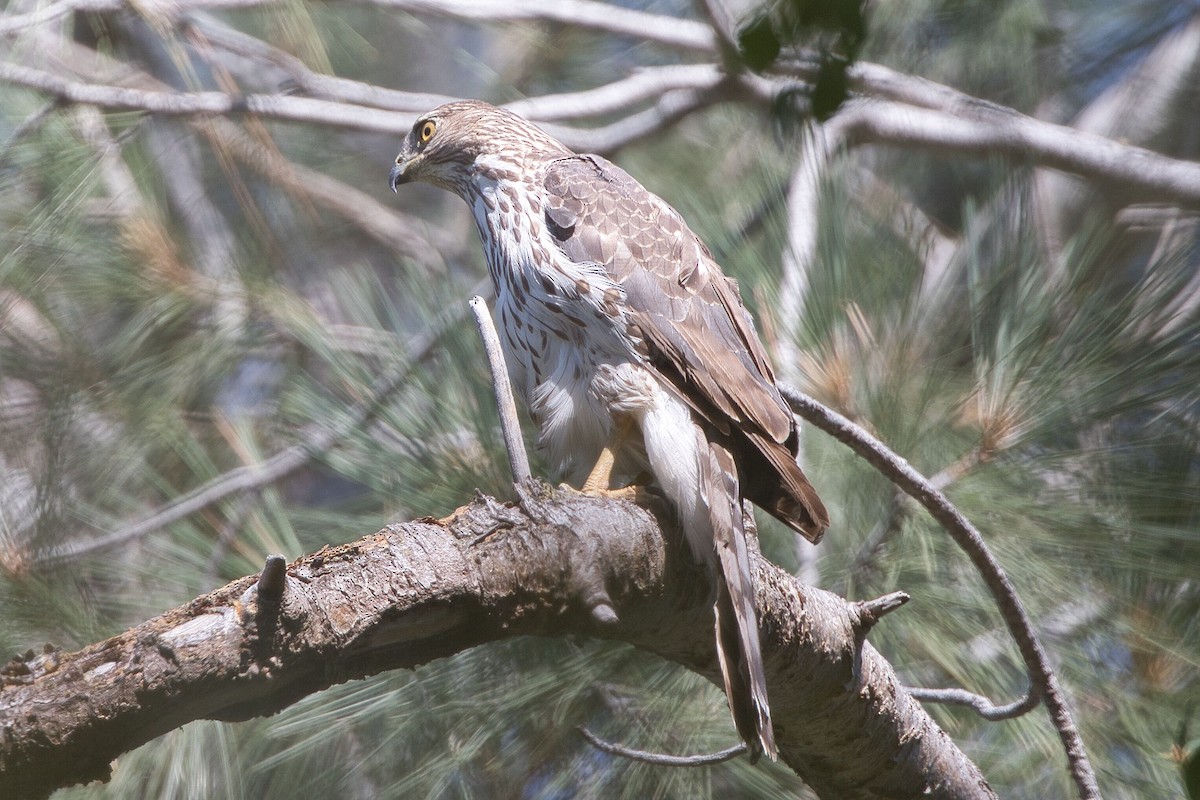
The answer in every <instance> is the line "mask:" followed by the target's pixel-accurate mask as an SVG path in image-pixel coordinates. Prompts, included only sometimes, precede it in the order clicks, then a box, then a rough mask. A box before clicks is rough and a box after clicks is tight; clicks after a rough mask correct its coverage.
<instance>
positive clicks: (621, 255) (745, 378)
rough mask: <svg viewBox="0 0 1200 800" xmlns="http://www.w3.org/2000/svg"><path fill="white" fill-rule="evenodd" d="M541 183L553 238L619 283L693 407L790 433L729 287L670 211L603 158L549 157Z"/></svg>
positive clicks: (661, 363)
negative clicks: (694, 394)
mask: <svg viewBox="0 0 1200 800" xmlns="http://www.w3.org/2000/svg"><path fill="white" fill-rule="evenodd" d="M540 182H541V184H542V188H543V189H544V191H545V196H544V198H543V209H544V213H545V218H546V219H545V221H546V225H547V227H548V228H549V230H550V233H551V235H552V236H553V238H554V240H555V243H556V245H557V246H558V247H559V249H560V250H561V251H562V252H563V253H564V254H565V255H566V256H567V257H568V258H570V259H571V260H572V261H574V262H576V263H579V264H594V265H597V266H599V267H602V268H603V270H604V271H605V272H606V273H607V274H608V276H609V277H610V278H611V280H613V281H614V282H615V283H616V284H617V285H619V286H620V288H621V291H622V292H623V294H624V302H625V306H626V308H627V311H628V312H629V315H630V317H631V318H632V321H633V323H634V324H635V325H636V326H637V327H638V329H639V331H640V333H641V335H642V337H644V339H645V341H646V342H647V344H648V345H649V346H650V347H651V349H652V351H653V353H654V355H655V358H654V361H655V362H656V365H657V366H658V367H659V369H660V370H661V371H662V373H663V374H664V376H666V377H667V378H668V379H670V380H671V381H672V382H673V383H675V384H676V386H678V387H679V388H680V389H681V390H683V391H684V394H685V395H686V396H693V395H692V392H698V393H699V397H695V396H693V397H694V399H695V401H696V403H697V406H696V407H697V408H698V410H701V409H703V410H702V413H705V414H706V416H709V417H710V419H711V420H712V421H713V422H714V423H716V424H718V427H722V428H723V427H725V424H727V423H726V420H729V419H732V420H733V421H750V422H753V423H755V424H756V425H757V426H758V427H760V428H761V429H762V430H764V431H765V432H767V434H768V435H769V436H770V437H771V438H773V439H775V440H776V441H783V440H784V439H785V438H786V437H787V436H789V435H790V434H791V431H792V420H791V414H790V412H789V411H787V409H786V406H784V404H783V401H782V399H781V398H780V397H779V394H778V391H777V390H776V389H775V385H774V374H773V372H772V370H771V367H770V364H769V363H768V361H767V357H766V353H765V352H764V350H763V346H762V344H761V342H760V341H759V339H758V335H757V333H756V332H755V330H754V323H753V322H752V321H751V319H750V315H749V314H748V312H747V311H746V309H745V307H744V306H743V304H742V300H741V296H740V294H739V292H738V287H737V284H736V282H734V281H733V280H731V279H730V278H727V277H726V276H725V275H724V274H723V273H722V271H721V268H720V267H719V266H718V265H717V263H716V261H715V260H714V259H713V257H712V254H711V253H710V252H709V250H708V248H707V247H705V246H704V243H703V242H701V241H700V239H699V237H698V236H696V234H695V233H693V232H692V230H691V228H689V227H688V225H687V223H686V222H684V220H683V218H682V217H681V216H680V214H679V212H677V211H676V210H675V209H674V208H672V207H671V205H670V204H669V203H667V202H666V201H665V200H663V199H662V198H660V197H659V196H658V195H656V194H654V193H653V192H651V191H650V190H648V189H646V188H645V187H643V186H642V185H641V184H640V183H639V182H638V181H637V180H636V179H634V178H633V177H632V176H631V175H629V173H627V172H626V171H625V170H623V169H621V168H620V167H618V166H617V165H616V164H613V163H612V162H611V161H608V160H607V159H605V158H603V157H602V156H597V155H572V156H566V157H562V158H556V159H552V160H550V161H548V162H547V163H546V164H545V165H544V167H543V168H542V174H541V177H540ZM700 397H703V398H704V399H703V400H701V399H700ZM713 406H715V408H713Z"/></svg>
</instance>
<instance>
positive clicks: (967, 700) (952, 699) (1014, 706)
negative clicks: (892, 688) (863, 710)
mask: <svg viewBox="0 0 1200 800" xmlns="http://www.w3.org/2000/svg"><path fill="white" fill-rule="evenodd" d="M905 688H906V689H907V690H908V693H909V694H911V695H912V696H913V697H915V698H917V699H918V700H920V701H921V702H923V703H941V704H944V705H954V706H968V707H969V708H971V709H972V710H973V711H974V712H975V713H976V714H978V715H979V716H981V717H983V718H984V719H986V720H990V721H992V722H999V721H1000V720H1002V719H1012V718H1014V717H1019V716H1021V715H1022V714H1027V713H1029V712H1030V711H1032V710H1033V709H1034V708H1035V707H1037V704H1038V703H1039V702H1041V700H1040V698H1039V697H1038V696H1037V694H1035V693H1033V692H1030V693H1029V694H1027V695H1025V696H1024V697H1022V698H1021V699H1020V700H1016V701H1014V702H1012V703H1008V704H1007V705H1002V706H998V705H996V704H995V703H993V702H992V701H991V700H989V699H988V698H986V697H984V696H983V695H981V694H975V693H974V692H968V691H967V690H966V689H922V688H920V687H916V686H906V687H905Z"/></svg>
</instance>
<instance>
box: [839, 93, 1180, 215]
mask: <svg viewBox="0 0 1200 800" xmlns="http://www.w3.org/2000/svg"><path fill="white" fill-rule="evenodd" d="M831 122H836V124H837V125H838V126H839V127H840V128H841V131H842V134H843V136H844V138H845V140H846V142H847V145H848V146H855V145H862V144H889V145H895V146H906V147H938V148H946V149H950V150H954V151H957V152H967V153H978V154H988V155H994V154H1004V155H1008V156H1013V157H1015V158H1022V159H1025V160H1027V161H1029V162H1030V163H1032V164H1036V165H1038V166H1043V167H1051V168H1053V169H1057V170H1061V171H1063V172H1069V173H1072V174H1074V175H1079V176H1082V177H1084V178H1087V179H1089V180H1092V181H1096V182H1098V183H1101V184H1105V185H1107V186H1109V187H1110V188H1114V189H1120V190H1123V191H1124V192H1126V193H1128V194H1129V195H1130V198H1129V200H1130V201H1132V200H1135V199H1147V198H1159V199H1170V200H1174V201H1177V202H1180V203H1182V204H1184V205H1187V206H1200V163H1196V162H1192V161H1182V160H1179V159H1174V158H1169V157H1168V156H1164V155H1162V154H1160V153H1155V152H1153V151H1151V150H1146V149H1145V148H1142V147H1133V146H1131V145H1125V144H1121V143H1119V142H1116V141H1113V140H1112V139H1107V138H1105V137H1103V136H1098V135H1096V134H1093V133H1088V132H1086V131H1080V130H1077V129H1075V128H1071V127H1068V126H1065V125H1055V124H1052V123H1049V122H1042V121H1039V120H1035V119H1033V118H1031V117H1027V116H1024V115H1023V114H1018V113H1017V112H1015V111H1012V110H1010V109H1002V108H1000V107H997V106H994V105H992V104H984V103H980V104H979V105H978V106H977V107H976V109H975V112H974V113H972V114H966V113H962V112H960V111H955V112H954V113H950V112H945V111H934V110H930V109H925V108H918V107H916V106H912V105H906V104H902V103H898V102H894V101H888V100H879V99H864V100H858V101H854V102H851V103H848V104H846V105H845V106H844V107H843V108H842V110H841V111H839V112H838V114H837V115H836V116H835V117H834V119H833V120H832V121H831Z"/></svg>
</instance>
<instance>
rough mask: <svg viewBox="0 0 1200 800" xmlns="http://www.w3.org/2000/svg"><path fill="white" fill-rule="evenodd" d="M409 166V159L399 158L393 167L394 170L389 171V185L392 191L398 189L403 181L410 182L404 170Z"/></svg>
mask: <svg viewBox="0 0 1200 800" xmlns="http://www.w3.org/2000/svg"><path fill="white" fill-rule="evenodd" d="M407 167H408V159H397V160H396V165H395V166H394V167H392V171H391V172H389V173H388V186H390V187H392V191H393V192H394V191H396V187H397V186H399V185H400V184H402V183H408V181H409V180H410V179H409V178H408V177H406V176H405V174H404V172H405V170H406V169H407Z"/></svg>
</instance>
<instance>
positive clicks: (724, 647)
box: [700, 443, 778, 762]
mask: <svg viewBox="0 0 1200 800" xmlns="http://www.w3.org/2000/svg"><path fill="white" fill-rule="evenodd" d="M707 455H708V459H707V461H708V463H707V464H706V465H702V470H701V472H702V478H701V483H700V486H701V493H702V495H703V497H704V500H705V503H706V505H707V506H708V510H709V515H710V518H711V520H712V532H713V545H714V546H715V548H716V552H717V567H718V570H717V573H718V574H717V575H715V576H714V577H715V578H716V582H717V602H716V605H715V608H714V611H715V616H716V638H717V657H718V659H719V660H720V663H721V675H722V677H723V678H724V679H725V697H726V699H727V700H728V701H729V711H730V713H731V714H732V715H733V721H734V724H735V725H736V726H737V729H738V733H739V734H740V735H741V737H742V739H743V740H744V741H745V742H746V745H747V747H748V748H749V751H750V759H751V762H753V761H756V760H757V759H758V757H759V756H760V755H761V754H763V753H766V754H767V756H768V757H770V759H771V760H772V761H774V760H775V759H776V758H778V751H777V750H776V748H775V732H774V729H773V728H772V726H771V709H770V705H769V704H768V702H767V677H766V673H765V671H764V669H763V662H762V649H761V647H760V645H759V641H758V613H757V612H756V611H755V608H754V579H753V576H752V574H751V571H750V553H749V550H748V548H747V545H746V531H745V528H744V526H743V523H742V503H741V496H740V494H739V492H738V474H737V466H736V465H735V464H734V461H733V457H732V456H731V455H730V454H729V451H727V450H726V449H725V448H723V447H721V446H719V445H716V444H711V443H710V444H709V446H708V454H707Z"/></svg>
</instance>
